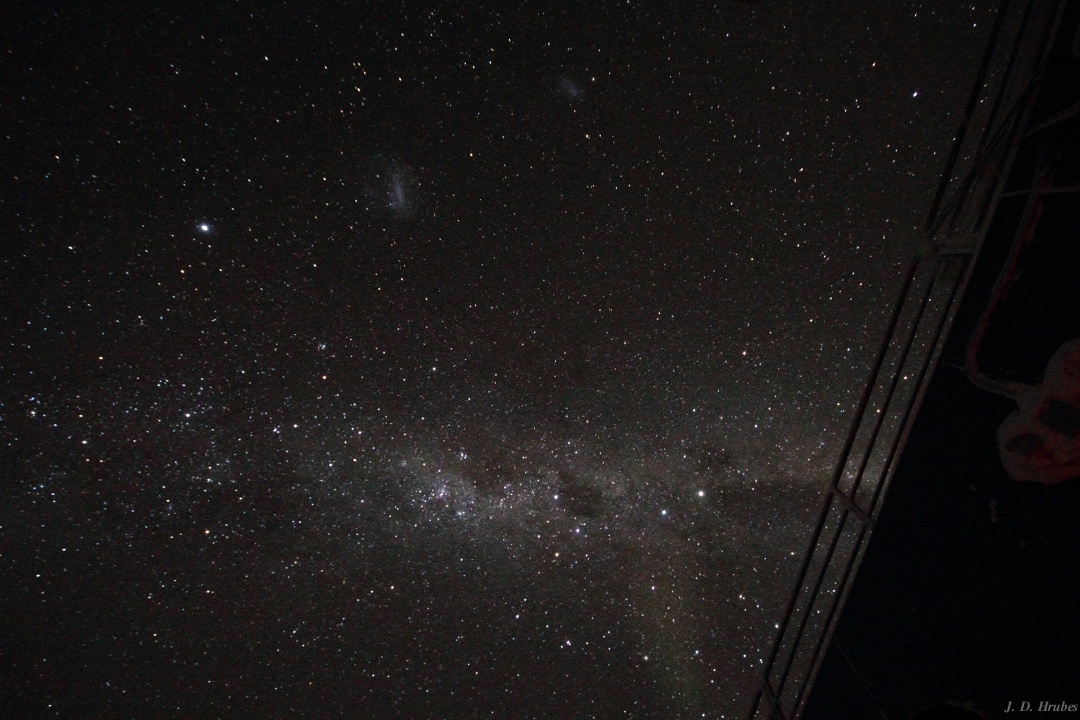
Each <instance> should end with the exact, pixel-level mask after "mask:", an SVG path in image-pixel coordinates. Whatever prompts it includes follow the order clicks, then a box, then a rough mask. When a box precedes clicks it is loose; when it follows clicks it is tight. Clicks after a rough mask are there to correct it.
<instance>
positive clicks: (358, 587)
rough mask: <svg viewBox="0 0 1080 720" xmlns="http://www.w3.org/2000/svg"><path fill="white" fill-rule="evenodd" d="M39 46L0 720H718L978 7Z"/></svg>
mask: <svg viewBox="0 0 1080 720" xmlns="http://www.w3.org/2000/svg"><path fill="white" fill-rule="evenodd" d="M32 5H33V7H26V8H23V9H21V10H14V11H12V10H6V11H5V13H4V14H5V16H6V17H5V18H4V20H3V21H2V22H0V26H2V29H0V38H2V43H3V44H2V47H0V51H2V57H0V167H2V177H0V183H2V185H0V187H2V195H0V202H2V205H0V342H2V344H0V493H2V495H0V663H2V664H0V714H6V715H10V716H14V715H13V713H16V712H18V713H19V714H20V716H24V717H136V716H137V717H191V718H195V717H210V716H220V717H256V716H257V717H299V716H304V717H326V718H335V717H348V718H376V717H378V718H480V717H493V718H509V717H514V718H537V719H539V718H591V717H598V718H616V717H619V718H683V717H686V718H689V717H707V718H721V717H726V718H738V717H741V716H742V715H743V714H744V713H745V712H746V709H747V707H748V705H749V701H750V699H751V697H750V693H751V692H752V689H753V687H754V678H755V675H754V673H755V668H757V667H760V663H761V659H762V658H763V656H764V655H765V654H766V653H767V651H768V648H769V647H770V645H771V642H772V638H773V633H774V632H775V623H777V622H778V621H779V620H780V612H781V609H782V607H783V604H784V601H785V600H786V595H787V593H788V592H789V591H790V589H791V585H792V583H793V582H794V574H795V572H796V570H797V567H798V564H799V561H800V560H801V558H802V554H803V551H804V544H805V543H806V541H807V539H808V537H809V534H810V530H811V527H810V525H811V523H812V520H813V519H814V518H815V517H816V513H817V509H818V506H819V503H820V496H819V493H820V491H821V489H822V488H823V487H824V485H825V483H826V482H827V480H828V469H829V468H830V467H831V463H832V462H833V461H834V460H835V458H836V455H837V453H838V451H839V449H840V447H839V443H840V440H841V438H842V437H843V435H844V434H845V432H846V431H847V429H848V423H849V421H850V416H851V413H852V409H853V406H854V402H855V400H856V399H857V396H858V392H859V390H860V389H861V386H862V384H863V382H864V381H865V378H866V376H867V373H868V368H869V361H870V358H871V357H872V354H873V351H874V349H875V348H876V345H877V343H878V341H879V340H880V338H881V334H882V332H883V325H884V319H885V316H886V314H887V311H888V307H889V305H890V303H891V300H892V298H893V296H894V295H895V293H896V292H897V291H898V289H899V286H900V281H901V274H902V270H903V267H904V266H905V264H906V262H907V261H908V260H909V259H910V258H911V257H913V256H914V255H915V254H917V253H918V252H920V251H921V249H922V240H921V236H920V233H919V227H920V225H921V221H922V219H923V216H924V215H925V212H926V209H927V207H928V205H929V201H930V199H931V196H932V191H933V188H934V186H935V184H936V181H937V179H938V176H939V174H940V173H941V171H942V169H943V166H944V160H945V156H946V154H947V152H948V149H949V146H950V143H951V141H952V136H953V134H954V132H955V129H956V126H957V123H958V120H959V110H960V109H961V108H962V106H963V103H964V100H965V98H966V95H967V93H968V91H969V88H970V85H971V82H972V80H973V78H974V71H975V64H976V59H977V57H978V55H979V53H980V52H981V50H982V45H983V43H984V42H985V39H986V35H987V32H988V30H989V24H990V20H991V16H992V9H993V4H991V3H978V4H977V5H976V6H975V7H973V6H972V5H971V4H970V3H959V2H938V1H929V0H928V1H927V2H904V3H901V2H891V3H874V4H872V5H871V4H869V3H865V2H862V1H861V0H850V1H849V2H795V1H794V0H792V1H791V2H783V1H781V0H766V1H765V2H763V3H762V4H760V5H757V6H749V5H744V4H737V3H719V4H717V6H716V7H710V6H709V5H710V4H709V3H681V4H679V3H675V4H672V3H667V4H664V5H663V6H662V7H661V6H657V7H656V8H650V7H645V6H641V5H638V4H635V3H626V2H623V3H618V4H616V3H606V2H594V3H588V4H584V3H583V4H581V5H580V6H578V7H569V6H568V5H566V6H564V5H562V4H559V5H557V4H555V3H531V4H526V3H515V4H514V7H513V9H507V8H505V7H502V6H501V5H500V4H490V5H489V6H483V5H482V4H480V3H461V4H459V6H458V7H451V6H447V5H439V6H433V7H425V6H423V5H422V4H421V3H396V4H391V3H338V4H330V3H318V4H311V3H284V2H279V3H272V4H271V3H266V4H257V3H227V4H226V3H212V4H205V3H173V4H170V5H169V8H168V9H160V8H159V9H153V8H151V7H149V6H148V4H143V3H124V2H117V3H109V4H107V5H105V4H102V6H101V7H98V8H96V9H93V8H89V7H85V6H84V4H76V3H68V4H61V3H34V4H32ZM86 5H89V4H86ZM313 5H314V6H313Z"/></svg>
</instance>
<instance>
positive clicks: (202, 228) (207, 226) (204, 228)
mask: <svg viewBox="0 0 1080 720" xmlns="http://www.w3.org/2000/svg"><path fill="white" fill-rule="evenodd" d="M199 232H204V233H208V232H210V224H209V223H199Z"/></svg>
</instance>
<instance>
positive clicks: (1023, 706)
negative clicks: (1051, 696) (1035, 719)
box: [1005, 700, 1080, 712]
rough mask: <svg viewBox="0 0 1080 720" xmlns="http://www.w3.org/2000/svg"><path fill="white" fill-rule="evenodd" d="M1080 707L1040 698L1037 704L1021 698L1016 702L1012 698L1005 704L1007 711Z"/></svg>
mask: <svg viewBox="0 0 1080 720" xmlns="http://www.w3.org/2000/svg"><path fill="white" fill-rule="evenodd" d="M1078 709H1080V705H1078V704H1077V703H1070V702H1064V701H1062V702H1051V701H1050V700H1040V701H1039V702H1038V703H1036V704H1032V703H1031V702H1029V701H1027V700H1021V701H1019V702H1017V703H1014V702H1013V701H1012V700H1010V701H1009V704H1008V705H1006V706H1005V712H1033V711H1034V712H1076V711H1077V710H1078Z"/></svg>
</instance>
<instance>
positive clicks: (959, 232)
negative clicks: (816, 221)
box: [748, 0, 1080, 720]
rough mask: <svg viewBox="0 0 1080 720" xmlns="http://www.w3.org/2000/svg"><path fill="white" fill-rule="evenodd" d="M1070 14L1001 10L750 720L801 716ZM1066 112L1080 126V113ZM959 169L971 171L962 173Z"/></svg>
mask: <svg viewBox="0 0 1080 720" xmlns="http://www.w3.org/2000/svg"><path fill="white" fill-rule="evenodd" d="M1067 6H1068V0H1060V1H1059V2H1038V3H1037V2H1034V0H1029V2H1026V3H1013V2H1010V1H1009V0H1003V2H1002V3H1001V4H1000V5H999V8H998V12H997V15H996V18H995V21H994V25H993V28H992V30H991V34H990V39H989V42H988V44H987V48H986V51H985V53H984V55H983V58H982V61H981V63H980V65H979V68H978V73H977V75H976V80H975V84H974V88H973V90H972V93H971V96H970V98H969V100H968V103H967V105H966V107H965V111H964V115H963V117H962V119H961V123H960V127H959V129H958V133H957V137H956V140H955V141H954V144H953V148H952V151H951V152H950V154H949V158H948V161H947V164H946V167H945V171H944V173H943V176H942V179H941V183H940V185H939V187H938V190H937V192H936V193H935V195H934V198H933V202H932V204H931V209H930V212H929V214H928V217H927V221H926V226H925V234H926V238H927V241H928V247H929V250H928V252H927V253H926V254H925V255H924V256H922V257H920V258H919V259H917V260H915V261H914V262H913V263H912V264H911V265H910V266H909V268H908V270H907V274H906V276H905V279H904V284H903V287H902V289H901V292H900V295H899V298H898V299H897V302H896V304H895V306H894V307H893V309H892V313H891V315H890V317H889V321H888V325H887V327H886V331H885V338H884V340H883V341H882V343H881V346H880V348H879V350H878V352H877V355H876V357H875V359H874V363H873V365H872V369H871V373H870V378H869V380H868V381H867V384H866V386H865V389H864V390H863V393H862V396H861V397H860V399H859V404H858V406H857V408H856V413H855V418H854V420H853V423H852V426H851V429H850V431H849V433H848V436H847V440H846V441H845V444H844V446H843V450H842V452H841V455H840V458H839V460H838V461H837V464H836V467H835V470H834V473H833V476H832V479H831V483H830V488H829V493H828V494H827V496H826V498H825V501H824V503H823V506H822V509H821V513H820V515H819V517H818V521H817V524H816V525H815V527H814V532H813V535H812V538H811V542H810V546H809V549H808V551H807V553H806V557H805V558H804V559H803V562H802V564H801V566H800V570H799V574H798V578H797V580H796V585H795V589H794V591H793V593H792V595H791V597H790V599H789V601H788V604H787V608H786V612H785V614H784V616H783V619H782V620H781V622H780V624H779V630H778V632H777V635H776V639H775V643H774V645H773V648H772V650H771V652H770V653H769V656H768V657H767V659H766V660H765V663H764V665H763V667H762V670H761V672H762V676H761V685H760V689H759V690H758V692H757V693H756V695H755V697H754V699H753V703H752V705H751V708H750V712H749V716H748V717H749V718H750V719H751V720H766V719H767V720H790V719H793V718H798V717H799V716H800V715H801V714H802V712H803V709H804V707H805V705H806V702H807V700H808V696H809V689H810V687H811V686H812V685H813V681H814V678H815V676H816V674H817V671H818V668H819V666H820V663H821V660H822V658H823V657H824V653H825V649H826V648H827V647H828V644H829V641H830V639H831V636H832V633H833V631H834V629H835V626H836V622H837V619H838V617H839V613H840V610H841V609H842V607H843V605H844V602H845V601H846V599H847V594H848V592H849V590H850V586H851V582H852V579H853V577H854V574H855V571H856V569H857V568H858V566H859V563H860V562H861V560H862V557H863V553H864V551H865V548H866V544H867V541H868V539H869V536H870V533H871V531H872V530H873V527H874V523H875V521H876V520H877V518H878V514H879V511H880V507H881V501H882V499H883V497H884V495H885V492H886V490H887V489H888V486H889V482H890V481H891V479H892V476H893V473H894V472H895V470H896V465H897V462H898V460H899V457H900V454H901V452H902V450H903V448H904V445H905V444H906V441H907V438H908V434H909V432H910V429H911V426H912V422H913V420H914V418H915V415H916V413H917V410H918V408H919V406H920V404H921V402H922V398H923V395H924V394H925V392H926V388H927V385H928V382H929V379H930V376H931V375H932V372H933V369H934V367H935V366H936V364H937V361H938V358H939V356H940V354H941V350H942V347H943V345H944V341H945V338H946V337H947V336H948V332H949V329H950V327H951V325H952V321H953V318H954V316H955V313H956V309H957V306H958V305H959V301H960V298H961V297H962V295H963V293H964V289H965V288H966V285H967V282H968V279H969V277H970V273H971V270H972V268H973V266H974V262H975V259H976V258H977V256H978V253H979V250H980V248H981V245H982V240H983V238H984V237H985V236H986V232H987V229H988V227H989V223H990V222H991V220H992V219H993V216H994V212H995V208H996V206H997V203H998V201H999V200H1000V199H1001V198H1002V197H1003V189H1004V185H1005V182H1004V181H1005V178H1007V177H1008V174H1009V170H1010V168H1011V166H1012V163H1013V160H1014V158H1015V156H1016V151H1017V147H1018V145H1019V140H1020V139H1021V137H1022V136H1023V133H1024V130H1025V128H1026V127H1027V125H1028V117H1029V114H1030V111H1031V106H1032V100H1033V98H1034V96H1035V94H1036V92H1037V89H1038V84H1039V80H1040V78H1041V77H1042V75H1043V73H1044V71H1045V67H1046V62H1047V58H1048V55H1049V49H1050V47H1051V44H1052V42H1053V40H1054V38H1055V37H1056V36H1057V34H1058V32H1059V30H1060V27H1061V22H1062V18H1063V17H1064V14H1065V11H1066V8H1067ZM1010 38H1011V40H1010ZM991 99H992V101H991ZM1069 112H1071V113H1072V115H1075V114H1077V113H1080V108H1077V107H1073V108H1072V109H1071V110H1070V111H1069ZM1072 115H1069V114H1067V113H1066V114H1065V116H1066V117H1071V116H1072ZM976 127H981V128H982V132H981V133H980V134H979V135H978V136H977V137H976V135H975V133H973V132H972V131H973V129H974V128H976ZM1037 129H1038V128H1035V129H1033V130H1032V132H1034V130H1037ZM961 164H963V165H965V167H966V168H967V169H966V171H964V172H961V171H960V165H961Z"/></svg>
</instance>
